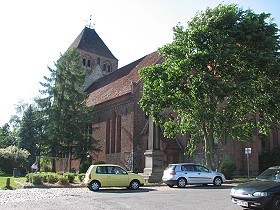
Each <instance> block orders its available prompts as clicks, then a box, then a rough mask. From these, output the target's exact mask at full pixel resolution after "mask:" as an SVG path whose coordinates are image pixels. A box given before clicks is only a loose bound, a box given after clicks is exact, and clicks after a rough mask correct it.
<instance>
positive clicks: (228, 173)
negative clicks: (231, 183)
mask: <svg viewBox="0 0 280 210" xmlns="http://www.w3.org/2000/svg"><path fill="white" fill-rule="evenodd" d="M235 171H236V163H235V162H234V161H233V160H227V161H225V162H224V164H223V166H222V170H221V172H222V173H223V174H224V175H225V177H226V179H231V178H232V177H233V175H234V172H235Z"/></svg>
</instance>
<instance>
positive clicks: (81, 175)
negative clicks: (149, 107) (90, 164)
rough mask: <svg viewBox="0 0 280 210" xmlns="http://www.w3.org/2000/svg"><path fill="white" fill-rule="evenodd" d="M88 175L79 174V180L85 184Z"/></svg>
mask: <svg viewBox="0 0 280 210" xmlns="http://www.w3.org/2000/svg"><path fill="white" fill-rule="evenodd" d="M85 176H86V174H85V173H80V174H78V179H79V181H80V182H83V181H84V178H85Z"/></svg>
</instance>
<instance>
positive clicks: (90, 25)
mask: <svg viewBox="0 0 280 210" xmlns="http://www.w3.org/2000/svg"><path fill="white" fill-rule="evenodd" d="M94 26H95V23H94V22H93V21H92V15H90V16H89V20H88V21H86V27H87V28H90V29H94Z"/></svg>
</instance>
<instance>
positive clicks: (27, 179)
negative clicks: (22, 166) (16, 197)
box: [25, 173, 34, 182]
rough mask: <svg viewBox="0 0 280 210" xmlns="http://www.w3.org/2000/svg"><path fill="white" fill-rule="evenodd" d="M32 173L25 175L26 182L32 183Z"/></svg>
mask: <svg viewBox="0 0 280 210" xmlns="http://www.w3.org/2000/svg"><path fill="white" fill-rule="evenodd" d="M33 174H34V173H28V174H26V175H25V178H26V182H32V176H33Z"/></svg>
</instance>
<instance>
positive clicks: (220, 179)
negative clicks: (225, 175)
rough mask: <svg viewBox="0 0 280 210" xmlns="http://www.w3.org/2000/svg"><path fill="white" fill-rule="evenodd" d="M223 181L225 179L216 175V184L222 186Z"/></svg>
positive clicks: (214, 182)
mask: <svg viewBox="0 0 280 210" xmlns="http://www.w3.org/2000/svg"><path fill="white" fill-rule="evenodd" d="M222 183H223V180H222V178H221V177H219V176H217V177H215V179H214V181H213V184H214V186H221V185H222Z"/></svg>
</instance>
